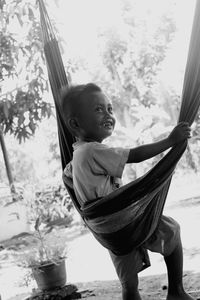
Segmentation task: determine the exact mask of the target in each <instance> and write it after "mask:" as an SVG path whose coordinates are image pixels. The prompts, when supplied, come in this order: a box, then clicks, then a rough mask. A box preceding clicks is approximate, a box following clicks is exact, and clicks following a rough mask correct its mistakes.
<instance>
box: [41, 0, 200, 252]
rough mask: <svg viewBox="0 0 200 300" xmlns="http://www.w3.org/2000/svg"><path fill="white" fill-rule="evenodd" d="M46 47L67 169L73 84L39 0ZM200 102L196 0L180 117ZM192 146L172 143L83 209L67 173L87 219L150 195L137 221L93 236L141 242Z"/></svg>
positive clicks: (115, 242)
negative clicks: (144, 169) (65, 99)
mask: <svg viewBox="0 0 200 300" xmlns="http://www.w3.org/2000/svg"><path fill="white" fill-rule="evenodd" d="M39 5H40V16H41V26H42V33H43V41H44V52H45V56H46V63H47V68H48V75H49V81H50V85H51V89H52V94H53V97H54V101H55V107H56V114H57V124H58V136H59V145H60V153H61V161H62V168H63V169H64V168H65V166H66V164H67V163H69V162H70V161H71V159H72V152H73V150H72V143H73V142H74V138H73V136H72V135H71V134H70V132H69V131H68V129H67V128H66V126H65V123H64V121H63V118H62V111H61V106H60V100H61V94H60V91H61V89H62V88H63V87H67V86H69V83H68V80H67V77H66V73H65V70H64V66H63V62H62V58H61V54H60V51H59V47H58V43H57V40H56V37H55V35H54V32H53V29H52V26H51V22H50V19H49V17H48V14H47V11H46V8H45V6H44V3H43V0H39ZM199 105H200V1H198V0H197V3H196V10H195V16H194V21H193V28H192V34H191V39H190V47H189V53H188V59H187V65H186V70H185V77H184V84H183V92H182V104H181V109H180V115H179V120H178V121H179V122H180V121H187V122H189V124H190V125H191V124H192V122H193V121H194V118H195V116H196V114H197V112H198V108H199ZM186 147H187V142H183V143H180V144H179V145H178V146H176V147H174V148H172V149H171V150H170V151H169V152H168V153H167V154H166V155H165V156H164V157H163V158H162V159H161V160H160V161H159V162H158V163H157V164H156V165H155V166H154V167H153V168H152V169H151V170H150V171H149V172H148V173H146V174H145V175H144V176H142V177H141V178H139V179H137V180H135V181H133V182H130V183H128V184H127V185H124V186H122V187H121V188H119V189H118V190H116V191H114V192H113V193H111V194H109V195H108V196H106V197H104V198H101V199H97V200H94V201H91V202H90V203H88V204H86V205H85V207H83V208H81V207H80V205H79V203H78V201H77V199H76V196H75V193H74V190H73V188H72V184H71V183H70V181H69V178H67V177H66V176H64V177H63V180H64V183H65V186H66V188H67V190H68V192H69V194H70V197H71V199H72V201H73V203H74V205H75V207H76V209H77V210H78V212H79V213H80V215H81V216H82V218H83V220H85V222H86V224H87V221H88V220H95V218H98V217H102V216H104V217H105V218H106V217H108V216H109V217H110V216H112V214H114V213H117V212H120V211H122V210H123V209H125V208H127V207H129V206H130V205H133V204H134V203H136V205H140V204H138V203H140V201H141V204H142V201H143V200H142V199H144V198H145V199H147V198H149V199H150V201H149V202H148V201H147V204H146V205H145V208H144V211H143V213H142V214H139V215H138V216H137V215H135V216H134V217H133V219H132V221H131V222H130V223H129V224H127V225H126V226H124V227H123V228H120V229H119V230H117V231H112V230H110V231H109V230H108V231H106V232H104V230H103V229H102V231H101V230H100V232H99V231H98V232H97V231H95V230H94V229H93V228H92V227H91V226H89V229H90V231H91V232H92V233H93V235H94V237H95V238H96V239H97V240H98V241H99V242H100V243H101V244H102V245H103V246H104V247H106V248H108V249H110V250H111V251H113V252H114V253H116V254H119V255H120V254H121V255H122V254H125V253H128V252H129V251H131V249H132V248H133V247H140V246H142V244H143V243H144V242H145V241H146V240H147V239H148V238H149V237H150V236H151V235H152V234H153V232H154V231H155V229H156V227H157V226H158V223H159V220H160V217H161V215H162V212H163V208H164V204H165V200H166V197H167V194H168V189H169V186H170V182H171V178H172V175H173V172H174V169H175V167H176V165H177V163H178V161H179V159H180V158H181V156H182V154H183V153H184V151H185V149H186Z"/></svg>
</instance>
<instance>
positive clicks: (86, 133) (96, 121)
mask: <svg viewBox="0 0 200 300" xmlns="http://www.w3.org/2000/svg"><path fill="white" fill-rule="evenodd" d="M80 102H81V103H79V104H80V105H79V107H78V108H77V109H78V114H77V123H78V128H77V131H78V136H79V138H81V139H82V140H88V141H97V142H102V141H103V140H104V139H105V138H107V137H109V136H110V135H111V134H112V132H113V130H114V127H115V118H114V116H113V110H112V105H111V102H110V101H109V99H108V98H107V97H106V95H104V94H103V93H102V92H92V93H90V94H88V95H85V96H83V99H82V100H81V101H80Z"/></svg>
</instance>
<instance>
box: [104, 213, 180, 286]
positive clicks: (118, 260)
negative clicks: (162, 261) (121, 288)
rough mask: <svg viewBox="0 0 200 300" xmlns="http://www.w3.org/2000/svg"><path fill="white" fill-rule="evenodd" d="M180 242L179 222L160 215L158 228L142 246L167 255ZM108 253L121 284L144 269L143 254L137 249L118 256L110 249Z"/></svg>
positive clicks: (130, 279)
mask: <svg viewBox="0 0 200 300" xmlns="http://www.w3.org/2000/svg"><path fill="white" fill-rule="evenodd" d="M180 243H181V239H180V226H179V224H178V223H177V222H176V221H175V220H174V219H173V218H171V217H167V216H162V217H161V220H160V223H159V226H158V228H157V229H156V231H155V232H154V234H153V235H152V236H151V238H150V239H149V240H147V241H146V242H145V243H144V244H143V248H145V249H147V250H150V251H152V252H157V253H160V254H162V255H163V256H169V255H170V254H171V253H172V252H173V250H174V249H175V248H176V246H177V245H178V244H180ZM109 253H110V256H111V259H112V262H113V264H114V266H115V269H116V272H117V275H118V277H119V280H120V282H121V283H122V284H123V283H125V282H129V281H130V282H131V281H132V280H133V278H134V276H135V275H136V274H137V273H139V272H140V271H142V270H143V269H144V263H143V255H142V253H141V252H140V251H139V250H138V249H133V250H132V251H131V252H130V253H128V254H126V255H119V256H118V255H115V254H114V253H112V252H111V251H109Z"/></svg>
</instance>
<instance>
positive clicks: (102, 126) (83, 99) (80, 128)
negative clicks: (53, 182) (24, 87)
mask: <svg viewBox="0 0 200 300" xmlns="http://www.w3.org/2000/svg"><path fill="white" fill-rule="evenodd" d="M62 108H63V116H64V120H65V123H66V126H67V127H68V129H69V130H70V132H71V133H72V134H73V135H74V136H75V137H76V139H77V142H76V143H74V144H73V148H74V152H73V159H72V162H71V163H69V164H68V165H67V166H66V168H65V170H64V174H65V176H68V177H71V178H72V180H73V188H74V191H75V194H76V197H77V200H78V201H79V203H80V205H81V206H84V204H85V203H86V202H87V201H92V200H93V199H96V198H101V197H104V196H106V195H108V194H109V193H111V192H112V191H113V190H115V189H117V188H119V187H120V186H121V177H122V174H123V170H124V167H125V165H126V163H139V162H141V161H144V160H146V159H149V158H152V157H153V156H155V155H157V154H159V153H161V152H163V151H165V150H167V149H169V148H170V147H172V146H174V145H176V144H178V143H179V142H181V141H183V140H185V139H187V138H189V137H190V127H189V126H188V124H187V123H185V122H182V123H179V124H178V125H177V126H176V127H175V128H174V129H173V130H172V132H171V133H170V134H169V136H168V137H167V138H165V139H163V140H161V141H159V142H156V143H151V144H147V145H142V146H139V147H136V148H131V149H126V148H123V147H116V148H115V147H109V146H107V145H104V144H103V143H102V142H103V140H104V139H106V138H107V137H109V136H111V134H112V132H113V130H114V127H115V117H114V114H113V110H112V104H111V102H110V100H109V99H108V97H107V96H106V95H105V94H104V93H103V92H102V90H101V89H100V88H99V87H98V86H97V85H95V84H93V83H89V84H86V85H78V86H74V87H71V88H70V89H68V90H67V91H66V93H64V94H63V97H62ZM99 201H101V200H100V199H99ZM104 219H105V218H104ZM116 220H117V222H115V224H114V225H115V226H118V227H119V226H123V225H124V223H123V222H125V221H126V222H127V220H121V219H119V220H118V219H116ZM103 221H104V220H103V218H102V220H101V222H103ZM122 223H123V224H122ZM144 246H145V247H146V249H149V250H151V251H154V252H158V253H161V254H162V255H163V256H164V260H165V263H166V266H167V270H168V281H169V288H168V295H167V300H191V299H193V298H192V297H190V296H189V295H188V294H187V293H186V292H185V291H184V289H183V284H182V270H183V262H182V258H183V254H182V245H181V239H180V229H179V225H178V224H177V222H176V221H175V220H173V219H172V218H170V217H166V216H162V218H161V221H160V224H159V226H158V228H157V230H156V232H155V234H154V238H153V239H150V240H149V241H147V242H146V243H145V245H144ZM110 255H111V259H112V261H113V264H114V266H115V268H116V272H117V274H118V277H119V279H120V282H121V285H122V295H123V299H124V300H129V299H130V300H140V299H141V297H140V294H139V291H138V275H137V273H138V272H139V271H141V269H142V260H141V257H140V254H139V252H138V251H137V249H133V251H132V252H131V253H128V254H127V255H120V256H118V255H116V254H114V253H112V252H111V251H110Z"/></svg>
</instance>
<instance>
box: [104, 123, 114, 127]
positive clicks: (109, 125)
mask: <svg viewBox="0 0 200 300" xmlns="http://www.w3.org/2000/svg"><path fill="white" fill-rule="evenodd" d="M111 126H112V123H110V122H107V123H104V127H111Z"/></svg>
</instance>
